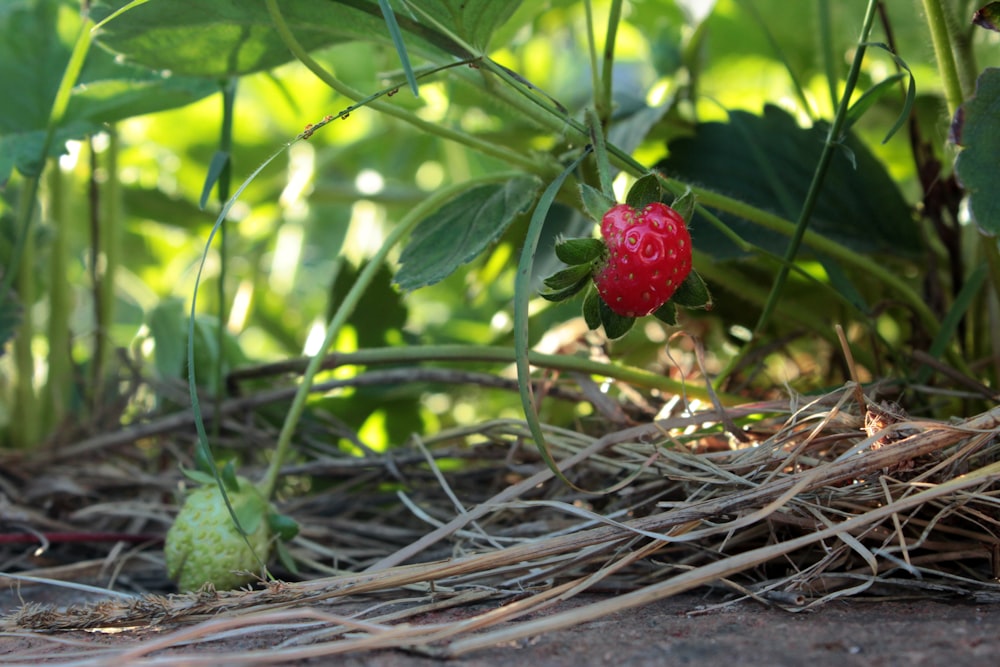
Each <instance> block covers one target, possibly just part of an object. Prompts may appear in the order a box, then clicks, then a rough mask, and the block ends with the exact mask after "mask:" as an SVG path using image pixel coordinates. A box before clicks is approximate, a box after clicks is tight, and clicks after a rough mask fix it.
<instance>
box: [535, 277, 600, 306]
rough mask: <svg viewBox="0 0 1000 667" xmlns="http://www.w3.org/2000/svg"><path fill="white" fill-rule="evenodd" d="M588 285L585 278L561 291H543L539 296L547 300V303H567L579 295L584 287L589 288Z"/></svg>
mask: <svg viewBox="0 0 1000 667" xmlns="http://www.w3.org/2000/svg"><path fill="white" fill-rule="evenodd" d="M587 283H588V280H587V279H586V278H583V279H581V280H580V281H579V282H576V283H573V284H572V285H568V286H566V287H563V288H561V289H550V290H542V291H541V292H539V293H538V295H539V296H540V297H542V298H543V299H545V300H546V301H553V302H558V301H565V300H566V299H569V298H571V297H574V296H576V295H577V294H579V293H580V290H582V289H583V288H584V287H586V286H587Z"/></svg>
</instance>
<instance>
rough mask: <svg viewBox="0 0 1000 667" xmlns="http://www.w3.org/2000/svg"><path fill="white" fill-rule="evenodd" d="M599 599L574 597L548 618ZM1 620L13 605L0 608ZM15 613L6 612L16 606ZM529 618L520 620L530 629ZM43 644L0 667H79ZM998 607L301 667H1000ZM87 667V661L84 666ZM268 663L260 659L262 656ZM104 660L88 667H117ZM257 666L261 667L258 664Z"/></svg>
mask: <svg viewBox="0 0 1000 667" xmlns="http://www.w3.org/2000/svg"><path fill="white" fill-rule="evenodd" d="M597 599H599V598H598V597H597V596H594V595H583V596H578V597H576V598H573V599H572V600H570V601H568V602H566V603H563V605H561V606H560V607H558V610H565V609H568V608H571V607H575V606H580V605H583V604H586V603H588V602H594V601H595V600H597ZM0 600H2V602H3V607H2V609H3V611H5V612H9V611H11V609H12V608H11V606H9V603H10V602H11V594H10V593H9V592H8V593H6V594H5V595H4V596H3V597H2V598H0ZM15 600H16V598H15ZM15 604H16V603H15ZM357 606H358V605H357V603H355V604H353V605H351V604H343V603H339V604H333V605H331V606H329V607H326V608H325V611H330V612H334V613H350V612H351V611H352V607H353V608H354V609H356V608H357ZM489 608H490V605H488V604H487V605H475V606H468V607H463V608H459V609H452V610H448V611H444V612H440V613H434V614H427V615H426V616H424V617H421V618H419V619H414V622H420V623H424V622H427V623H439V622H446V621H448V620H452V619H453V620H458V619H460V618H466V617H467V616H470V615H472V614H474V613H477V612H481V611H485V610H488V609H489ZM556 610H557V609H550V610H549V611H548V612H546V613H553V612H554V611H556ZM537 617H538V616H537V615H536V616H534V617H529V618H527V619H523V620H530V619H531V618H537ZM149 636H150V635H149V633H131V634H129V633H124V634H118V635H99V634H92V633H83V632H70V633H61V634H60V635H58V636H56V637H55V638H58V639H63V640H64V639H72V640H75V641H81V640H82V641H85V642H87V643H91V644H92V645H102V646H105V647H107V646H115V647H121V648H126V647H129V646H135V644H136V643H137V642H141V641H142V639H143V637H149ZM53 638H54V637H53V636H49V637H41V636H26V637H25V636H17V637H15V636H6V637H0V664H11V663H14V664H44V663H46V662H49V661H51V662H52V663H53V664H59V663H65V664H69V663H70V662H73V663H74V664H81V663H80V662H77V661H78V660H79V659H80V658H81V657H82V656H81V655H80V654H78V653H77V654H76V655H75V656H73V655H71V652H74V651H76V650H77V648H74V647H72V646H69V645H66V644H60V643H56V642H53V641H52V639H53ZM284 639H287V636H282V635H275V634H267V633H264V634H262V635H244V636H240V637H236V638H233V639H230V640H226V641H225V642H213V643H212V644H211V645H208V646H200V647H198V649H197V654H198V655H199V656H200V657H206V655H207V654H209V653H210V654H212V655H215V654H217V655H218V662H217V663H216V664H218V665H229V664H239V663H237V662H231V661H230V660H229V659H227V657H226V655H227V653H229V654H232V652H234V651H247V650H265V651H266V649H267V648H269V647H272V646H274V645H275V644H276V643H277V642H279V641H283V640H284ZM191 654H192V649H191V648H186V649H185V648H178V649H171V650H170V651H167V652H161V653H158V654H155V657H156V658H157V660H156V664H157V665H163V664H184V662H185V659H184V657H183V656H185V655H186V656H191ZM998 656H1000V604H971V603H966V602H958V601H947V602H941V601H930V600H926V599H921V600H895V601H877V602H866V601H860V600H857V599H852V600H845V601H834V602H830V603H828V604H826V605H824V606H822V607H821V608H819V609H817V610H816V611H811V612H803V613H790V612H787V611H782V610H779V609H776V608H770V607H766V606H764V605H761V604H759V603H756V602H747V601H744V602H737V603H732V604H728V605H720V604H718V602H717V600H714V599H712V598H710V597H706V596H704V595H699V594H685V595H680V596H676V597H673V598H670V599H667V600H663V601H660V602H657V603H654V604H651V605H649V606H646V607H643V608H639V609H633V610H629V611H626V612H622V613H617V614H613V615H611V616H607V617H604V618H602V619H600V620H597V621H593V622H588V623H584V624H581V625H579V626H576V627H574V628H570V629H567V630H562V631H558V632H552V633H548V634H545V635H542V636H536V637H531V638H530V639H527V640H523V641H518V642H512V643H510V644H508V645H502V646H497V647H494V648H490V649H485V650H479V651H475V652H472V653H469V654H466V655H463V656H461V657H458V658H454V659H451V660H447V661H442V660H439V659H435V658H428V657H425V656H423V655H418V654H416V653H413V652H406V651H377V652H366V653H354V654H348V655H337V656H327V657H324V658H322V659H316V660H312V661H307V662H299V663H283V664H330V663H336V664H337V665H342V666H344V667H354V666H361V665H370V666H374V667H431V666H433V665H442V664H448V665H454V666H456V667H487V666H489V667H507V666H513V665H525V664H527V665H545V666H552V667H563V666H565V667H570V666H572V667H580V666H585V665H610V664H617V665H629V666H632V665H725V666H726V667H744V666H748V665H810V667H826V666H827V665H829V666H834V665H836V666H837V667H849V666H851V665H866V666H868V665H873V666H874V665H878V666H882V665H884V666H894V665H899V666H903V665H906V666H907V667H912V666H915V665H947V666H948V667H965V666H974V665H990V666H993V665H997V664H1000V658H998ZM94 657H96V656H92V657H91V659H92V660H93V658H94ZM264 658H265V659H266V658H267V654H266V653H265V654H264ZM110 659H111V656H108V655H107V654H105V655H104V656H103V657H102V658H100V659H97V660H95V661H93V662H89V663H87V664H95V665H96V664H111V662H114V664H125V663H121V662H119V661H114V660H110ZM258 664H261V663H258Z"/></svg>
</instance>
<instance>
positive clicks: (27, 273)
mask: <svg viewBox="0 0 1000 667" xmlns="http://www.w3.org/2000/svg"><path fill="white" fill-rule="evenodd" d="M26 180H27V181H35V184H34V186H31V185H30V184H29V183H25V185H26V187H25V188H24V191H22V192H21V199H20V201H19V202H18V217H19V218H21V219H22V220H23V219H24V218H25V217H27V216H30V215H32V212H33V209H34V206H33V205H32V203H33V202H34V196H32V197H30V198H29V197H27V196H25V195H26V194H27V192H37V189H38V184H37V180H38V179H37V178H35V177H32V178H29V179H26ZM19 227H21V228H23V229H25V238H24V239H23V240H22V241H21V243H20V247H19V248H18V255H16V256H15V257H12V258H11V259H12V262H11V264H12V267H11V268H12V269H13V266H14V262H13V260H15V259H17V260H20V262H19V263H18V264H17V281H16V285H17V293H18V296H19V298H20V300H21V304H22V309H23V311H22V312H23V314H22V319H21V325H20V326H19V327H18V332H17V335H16V336H15V338H14V367H15V369H16V376H15V377H16V378H17V381H16V382H17V384H16V386H15V389H14V409H13V414H12V415H11V421H10V423H11V424H13V425H14V428H12V429H11V430H10V431H9V433H10V440H11V443H12V444H13V445H14V446H15V447H17V448H23V447H30V446H33V445H35V444H36V443H37V441H38V438H39V435H40V433H41V425H40V420H41V418H42V415H41V411H40V410H39V409H38V408H39V405H38V398H37V395H36V394H35V386H34V380H35V353H34V350H32V347H31V346H32V344H33V343H34V338H35V326H34V318H33V317H32V315H31V310H32V306H33V305H34V303H35V291H36V290H35V287H36V285H35V268H36V267H35V239H34V236H32V235H31V233H30V229H29V227H28V225H27V224H22V225H19Z"/></svg>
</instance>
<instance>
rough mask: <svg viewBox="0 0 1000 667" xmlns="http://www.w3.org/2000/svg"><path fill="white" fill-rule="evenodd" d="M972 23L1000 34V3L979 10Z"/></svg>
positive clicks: (992, 3) (990, 4)
mask: <svg viewBox="0 0 1000 667" xmlns="http://www.w3.org/2000/svg"><path fill="white" fill-rule="evenodd" d="M972 22H973V23H975V24H976V25H978V26H979V27H980V28H986V29H987V30H993V31H995V32H1000V2H991V3H989V4H988V5H986V6H984V7H982V8H980V9H977V10H976V13H975V14H973V16H972Z"/></svg>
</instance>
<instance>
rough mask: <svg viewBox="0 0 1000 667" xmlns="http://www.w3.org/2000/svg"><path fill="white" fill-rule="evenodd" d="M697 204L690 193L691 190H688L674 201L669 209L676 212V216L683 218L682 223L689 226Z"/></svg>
mask: <svg viewBox="0 0 1000 667" xmlns="http://www.w3.org/2000/svg"><path fill="white" fill-rule="evenodd" d="M697 203H698V201H697V200H696V199H695V196H694V193H693V192H692V191H691V188H688V189H686V190H685V191H684V194H682V195H681V196H680V197H678V198H677V199H675V200H674V202H673V203H672V204H671V205H670V208H672V209H674V210H675V211H677V213H678V215H680V216H681V217H682V218H684V222H685V223H687V224H688V225H690V224H691V218H693V217H694V208H695V206H696V205H697Z"/></svg>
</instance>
